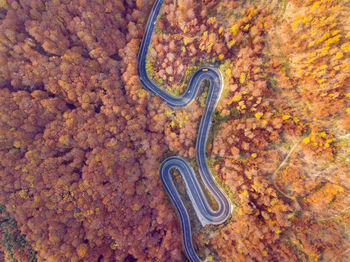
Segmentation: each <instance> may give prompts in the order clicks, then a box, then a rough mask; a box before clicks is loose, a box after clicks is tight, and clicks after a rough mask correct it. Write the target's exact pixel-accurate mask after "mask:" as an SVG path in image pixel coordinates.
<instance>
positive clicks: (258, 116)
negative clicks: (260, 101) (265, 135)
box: [254, 112, 264, 119]
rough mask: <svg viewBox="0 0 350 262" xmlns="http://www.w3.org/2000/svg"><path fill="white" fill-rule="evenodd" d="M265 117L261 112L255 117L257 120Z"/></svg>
mask: <svg viewBox="0 0 350 262" xmlns="http://www.w3.org/2000/svg"><path fill="white" fill-rule="evenodd" d="M263 115H264V114H263V113H261V112H256V113H255V114H254V116H255V117H256V118H257V119H260V118H261V117H262V116H263Z"/></svg>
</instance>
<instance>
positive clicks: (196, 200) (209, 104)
mask: <svg viewBox="0 0 350 262" xmlns="http://www.w3.org/2000/svg"><path fill="white" fill-rule="evenodd" d="M162 4H163V0H156V1H155V3H154V5H153V8H152V11H151V14H150V16H149V19H148V22H147V25H146V28H145V33H144V36H143V39H142V43H141V46H140V50H139V54H138V61H139V67H138V73H139V77H140V81H141V83H142V85H143V86H144V87H145V88H146V89H147V90H148V91H150V92H152V93H153V94H155V95H157V96H160V97H161V98H162V99H164V100H165V101H166V102H167V103H168V104H169V105H170V106H171V107H185V106H187V105H188V104H189V103H191V102H192V101H193V100H194V98H195V97H196V95H197V93H198V89H199V87H200V84H201V82H202V81H203V80H209V82H210V87H209V93H208V97H207V100H206V106H205V111H204V115H203V117H202V119H201V123H200V127H199V131H198V137H197V141H196V152H197V153H196V158H197V163H198V166H199V173H200V177H201V179H202V180H203V182H204V184H205V186H206V187H207V189H208V190H209V191H210V193H211V194H212V195H213V196H214V198H215V200H216V201H217V203H218V209H217V210H213V209H212V208H211V207H210V205H209V204H208V201H207V199H206V197H205V195H204V193H203V190H202V189H201V187H200V184H199V182H198V180H197V178H196V175H195V173H194V170H193V169H192V168H191V166H190V165H189V164H188V162H187V161H186V160H185V159H183V158H181V157H177V156H173V157H169V158H167V159H165V160H164V161H163V162H162V164H161V166H160V168H159V173H160V177H161V181H162V182H163V185H164V188H165V189H166V191H167V192H168V194H169V197H170V199H171V201H172V203H173V204H174V206H175V207H176V209H177V212H178V215H179V217H180V223H181V229H182V242H183V245H184V249H185V251H186V254H187V256H188V258H189V259H190V261H200V259H199V257H198V256H197V254H196V252H195V250H194V247H193V243H192V236H191V225H190V220H189V216H188V213H187V210H186V208H185V206H184V204H183V202H182V200H181V198H180V196H179V193H178V192H177V190H176V187H175V185H174V183H173V180H172V176H171V172H170V171H171V170H172V169H173V168H176V169H177V170H179V171H180V173H181V175H182V177H183V179H184V181H185V185H186V190H187V194H188V195H189V197H190V200H191V202H192V205H193V207H194V210H195V212H196V215H197V217H198V219H199V221H200V222H201V224H202V226H205V225H207V224H215V225H217V224H221V223H223V222H224V221H225V220H226V219H227V218H228V216H229V215H230V214H231V212H232V205H231V203H230V201H229V200H228V198H227V197H226V196H225V194H224V193H223V192H222V191H221V190H220V188H218V187H217V185H216V184H215V181H214V179H213V177H212V176H211V173H210V171H209V168H208V166H207V163H206V157H205V146H206V141H207V138H208V133H209V130H210V125H211V119H212V114H213V112H214V110H215V107H216V105H217V102H218V101H219V99H220V95H221V91H222V89H223V79H222V74H221V72H220V71H219V70H218V69H216V68H214V67H212V66H206V67H202V68H200V69H199V70H198V71H197V72H195V73H194V74H193V75H192V77H191V79H190V81H189V84H188V87H187V89H186V91H185V92H184V93H183V94H182V95H181V96H173V95H171V94H170V93H168V92H167V91H164V90H162V89H160V88H159V87H158V86H157V85H156V84H154V83H153V81H152V80H151V79H150V78H149V77H148V75H147V72H146V55H147V52H148V47H149V45H150V43H151V39H152V34H153V31H154V25H155V21H156V18H157V16H158V14H159V11H160V8H161V6H162Z"/></svg>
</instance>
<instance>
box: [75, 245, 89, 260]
mask: <svg viewBox="0 0 350 262" xmlns="http://www.w3.org/2000/svg"><path fill="white" fill-rule="evenodd" d="M87 250H88V246H87V245H86V244H80V245H79V246H78V248H77V254H78V256H79V257H80V258H83V257H85V254H86V252H87Z"/></svg>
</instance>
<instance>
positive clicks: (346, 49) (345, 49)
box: [340, 42, 350, 52]
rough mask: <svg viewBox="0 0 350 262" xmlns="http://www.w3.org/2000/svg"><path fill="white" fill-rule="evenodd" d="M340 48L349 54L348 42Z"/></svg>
mask: <svg viewBox="0 0 350 262" xmlns="http://www.w3.org/2000/svg"><path fill="white" fill-rule="evenodd" d="M340 48H341V49H342V50H343V51H346V52H350V42H346V43H344V44H342V46H341V47H340Z"/></svg>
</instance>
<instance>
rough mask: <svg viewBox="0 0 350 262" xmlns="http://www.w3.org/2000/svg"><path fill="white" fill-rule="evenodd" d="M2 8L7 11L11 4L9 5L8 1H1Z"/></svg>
mask: <svg viewBox="0 0 350 262" xmlns="http://www.w3.org/2000/svg"><path fill="white" fill-rule="evenodd" d="M0 8H4V9H6V10H8V9H9V4H8V3H7V1H6V0H0Z"/></svg>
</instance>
